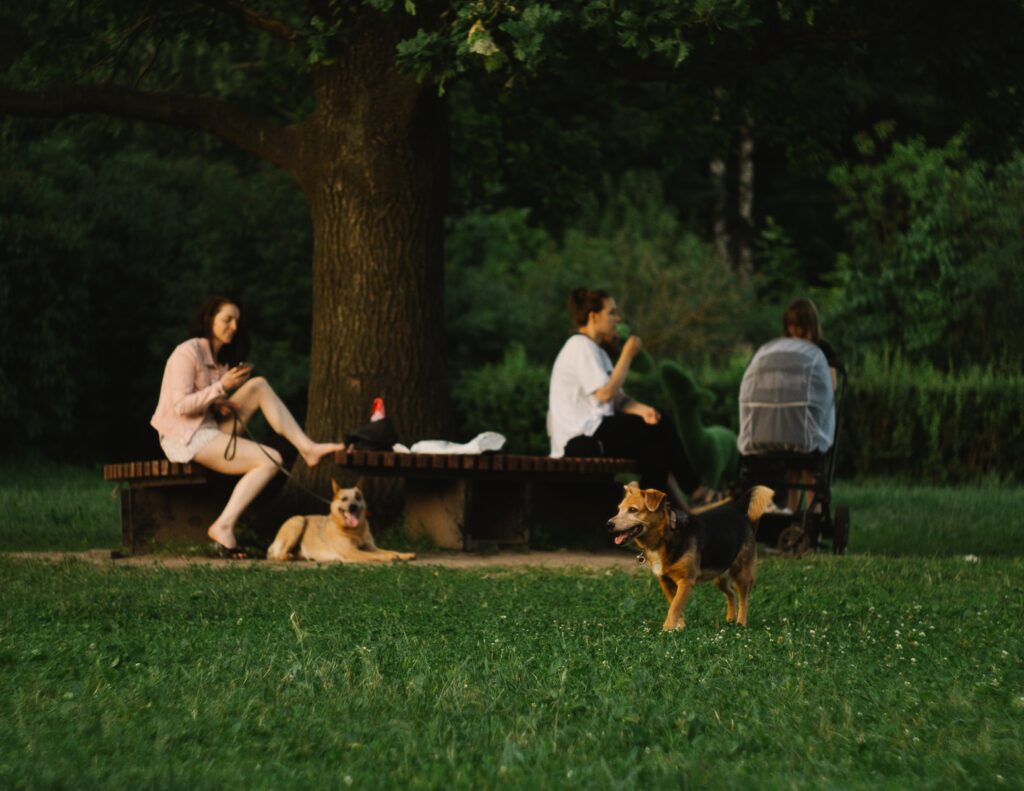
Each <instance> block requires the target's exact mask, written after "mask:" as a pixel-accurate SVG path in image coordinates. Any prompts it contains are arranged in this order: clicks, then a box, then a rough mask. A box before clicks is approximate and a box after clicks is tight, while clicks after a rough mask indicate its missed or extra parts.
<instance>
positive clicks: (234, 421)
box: [224, 406, 331, 506]
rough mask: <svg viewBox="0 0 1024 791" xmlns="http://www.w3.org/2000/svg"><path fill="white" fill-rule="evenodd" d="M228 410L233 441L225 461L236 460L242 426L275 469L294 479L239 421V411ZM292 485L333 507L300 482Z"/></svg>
mask: <svg viewBox="0 0 1024 791" xmlns="http://www.w3.org/2000/svg"><path fill="white" fill-rule="evenodd" d="M228 409H230V410H231V439H229V440H228V444H227V446H226V447H225V448H224V460H225V461H231V460H232V459H234V458H235V453H237V451H238V427H239V426H242V430H243V431H244V432H245V434H246V436H247V437H249V439H251V440H252V441H253V442H255V443H256V447H258V448H259V449H260V452H261V453H262V454H263V455H264V456H266V457H267V458H268V459H270V462H271V463H272V464H273V465H274V466H275V467H277V469H279V470H280V471H281V472H283V473H284V474H285V476H287V477H288V478H291V477H292V474H291V471H290V470H287V469H285V467H284V465H282V464H278V462H277V459H275V458H274V457H273V456H271V455H270V454H269V453H267V449H266V448H264V447H263V443H261V442H260V441H259V440H257V439H256V437H254V436H253V435H252V432H251V431H249V427H248V426H246V425H244V424H243V423H242V421H241V420H239V418H238V411H237V410H236V409H233V408H232V407H230V406H229V407H228ZM292 484H293V485H295V486H298V487H299V488H300V489H302V491H304V492H305V493H306V494H308V495H310V496H311V497H314V498H316V499H317V500H319V501H320V502H322V503H326V504H327V505H328V506H330V505H331V501H330V500H328V499H327V498H326V497H321V496H320V495H319V494H317V493H316V492H314V491H313V490H311V489H309V488H307V487H305V486H303V485H302V484H301V483H299V482H298V481H295V480H293V481H292Z"/></svg>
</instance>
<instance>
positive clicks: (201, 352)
mask: <svg viewBox="0 0 1024 791" xmlns="http://www.w3.org/2000/svg"><path fill="white" fill-rule="evenodd" d="M189 335H190V336H191V337H190V338H189V339H188V340H187V341H185V342H184V343H182V344H180V345H179V346H178V347H177V348H176V349H175V350H174V351H173V352H172V353H171V356H170V359H168V360H167V366H166V367H165V368H164V378H163V383H162V385H161V386H160V401H159V403H158V404H157V408H156V412H155V413H154V414H153V419H152V420H151V421H150V423H151V425H152V426H153V428H155V429H156V430H157V432H158V433H159V435H160V447H162V448H163V450H164V453H165V454H166V455H167V458H168V459H170V460H171V461H177V462H187V461H193V460H195V461H197V462H199V463H200V464H202V465H203V466H204V467H209V468H210V469H211V470H216V471H217V472H222V473H225V474H227V475H241V476H242V477H241V479H240V480H239V481H238V483H237V484H236V485H235V488H234V491H232V493H231V497H230V498H229V499H228V503H227V505H226V506H225V507H224V510H223V511H222V512H221V514H220V516H218V517H217V519H216V521H215V522H214V523H213V524H212V525H210V528H209V530H207V531H206V532H207V534H208V535H209V536H210V538H211V539H212V540H213V541H215V542H216V543H217V544H218V545H219V546H220V548H221V551H222V554H224V555H226V556H228V557H245V553H244V552H243V551H242V550H241V548H240V547H239V546H238V542H237V540H236V539H235V532H234V531H235V523H236V522H237V521H238V517H239V516H241V514H242V512H243V511H244V510H245V509H246V507H247V506H248V505H249V503H251V502H252V501H253V499H254V498H255V497H256V495H257V494H259V493H260V492H261V491H262V490H263V487H265V486H266V485H267V484H268V483H269V482H270V479H271V478H273V477H274V475H275V474H276V473H277V470H278V467H277V465H278V464H280V463H281V461H282V459H281V454H280V453H279V452H278V451H276V450H274V449H273V448H269V447H266V446H264V445H260V444H258V443H256V442H253V441H251V440H248V439H245V438H243V437H238V438H237V446H236V447H235V449H234V454H233V455H232V453H231V452H230V451H229V449H228V443H229V442H231V440H232V437H231V429H232V422H233V421H232V419H231V409H234V411H235V412H236V413H237V414H238V417H239V419H240V421H241V423H242V424H243V425H244V424H245V423H247V422H248V421H249V419H250V418H251V417H252V416H253V415H254V414H255V413H256V410H257V409H260V410H262V412H263V415H264V417H266V419H267V422H268V423H269V424H270V426H271V428H273V429H274V431H276V432H277V433H278V434H280V435H281V436H283V437H285V438H286V439H287V440H288V441H289V442H291V443H292V444H293V445H294V446H295V448H296V449H297V450H298V451H299V453H300V454H301V455H302V458H303V459H305V461H306V464H308V465H309V466H310V467H312V466H314V465H316V464H317V463H318V462H319V461H320V459H322V458H323V457H324V456H326V455H328V454H329V453H333V452H334V451H336V450H344V449H345V445H344V444H343V443H340V442H337V443H321V442H314V441H313V440H311V439H310V438H309V437H308V436H306V434H305V433H304V432H303V431H302V429H301V428H300V427H299V424H298V423H297V422H296V421H295V418H294V417H292V414H291V412H289V411H288V407H286V406H285V405H284V402H283V401H281V399H280V398H279V397H278V395H277V393H275V392H274V390H273V389H272V388H271V386H270V383H269V382H268V381H267V380H266V379H264V378H263V377H262V376H256V377H253V376H251V374H252V366H251V365H250V364H249V363H246V362H243V361H244V359H245V355H246V354H247V353H248V351H249V339H248V335H247V334H246V332H245V327H244V325H243V324H242V322H241V311H240V310H239V307H238V304H237V303H236V302H234V301H232V300H230V299H227V298H226V297H217V296H214V297H210V298H208V299H207V300H206V302H204V303H203V306H202V307H201V308H200V309H199V313H198V315H197V316H196V318H195V321H194V322H193V323H192V326H191V328H190V330H189ZM228 399H230V400H228ZM225 401H227V403H225Z"/></svg>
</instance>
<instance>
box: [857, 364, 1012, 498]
mask: <svg viewBox="0 0 1024 791" xmlns="http://www.w3.org/2000/svg"><path fill="white" fill-rule="evenodd" d="M841 430H842V434H841V436H840V445H839V461H840V467H839V472H840V474H842V475H846V476H867V475H903V476H907V477H912V478H919V479H925V480H929V481H933V482H935V483H964V482H967V481H977V480H979V479H981V478H993V477H994V478H997V479H1000V480H1007V481H1018V482H1019V481H1024V443H1022V439H1024V437H1022V434H1024V376H1022V375H1021V374H1019V373H1018V374H996V373H993V372H991V371H984V370H971V371H965V372H963V373H959V374H946V373H942V372H940V371H936V370H934V369H932V368H929V367H922V366H910V365H907V364H905V363H902V362H901V361H899V360H898V359H897V360H895V361H889V360H885V359H875V360H868V361H867V362H866V364H865V365H864V366H863V368H862V369H861V370H859V371H857V372H856V373H855V374H853V375H852V376H851V385H850V397H849V399H848V400H847V401H846V406H845V407H844V415H843V420H842V429H841Z"/></svg>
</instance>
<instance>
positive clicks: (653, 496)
mask: <svg viewBox="0 0 1024 791" xmlns="http://www.w3.org/2000/svg"><path fill="white" fill-rule="evenodd" d="M625 489H626V494H625V497H623V498H622V502H621V503H619V512H618V513H617V514H616V515H615V516H613V517H612V518H611V519H609V520H608V529H609V530H610V531H611V532H612V533H614V534H615V543H616V544H623V543H625V542H626V541H629V540H630V539H632V540H633V541H635V542H636V543H637V545H638V546H639V547H640V549H641V550H642V551H643V558H644V560H645V562H646V563H647V565H648V566H649V567H650V569H651V571H652V572H653V573H654V576H655V577H657V579H658V583H659V584H660V585H661V589H662V591H663V592H664V593H665V598H666V599H668V614H667V615H666V616H665V622H664V623H663V624H662V627H661V628H662V629H664V630H666V631H669V630H672V629H683V628H685V627H686V620H685V618H684V617H683V609H684V608H685V607H686V600H687V598H689V596H690V591H692V590H693V586H694V585H696V584H697V583H698V582H706V581H708V580H714V582H715V586H716V587H717V588H718V589H719V590H720V591H722V593H724V594H725V602H726V609H725V619H726V620H727V621H733V620H735V621H736V622H737V623H739V624H741V625H743V626H746V623H747V601H748V599H749V597H750V591H751V590H752V589H753V587H754V578H755V576H756V573H755V569H756V564H757V544H756V543H755V541H754V531H755V530H756V528H757V522H758V520H759V519H760V518H761V514H763V513H764V512H765V510H767V509H768V508H769V506H770V504H771V502H772V496H773V494H774V492H773V491H772V490H771V489H769V488H768V487H766V486H755V487H754V488H752V489H750V490H749V491H747V492H746V493H744V494H743V495H741V496H740V497H736V498H733V499H729V500H723V501H722V502H721V503H716V504H715V505H713V506H711V507H710V508H705V509H702V510H701V511H700V512H698V513H689V514H687V513H685V512H683V511H679V510H676V509H674V508H672V505H671V503H670V502H669V500H668V497H666V496H665V492H662V491H660V490H658V489H641V488H640V486H639V485H638V484H637V483H636V482H635V481H634V482H633V483H630V484H628V485H627V486H626V487H625ZM737 600H738V602H737ZM737 604H738V606H737Z"/></svg>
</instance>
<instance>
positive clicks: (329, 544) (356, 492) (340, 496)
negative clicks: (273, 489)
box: [267, 480, 416, 563]
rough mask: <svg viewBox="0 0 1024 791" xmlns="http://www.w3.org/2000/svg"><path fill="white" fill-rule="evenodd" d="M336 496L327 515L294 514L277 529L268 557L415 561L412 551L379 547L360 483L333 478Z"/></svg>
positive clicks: (353, 560)
mask: <svg viewBox="0 0 1024 791" xmlns="http://www.w3.org/2000/svg"><path fill="white" fill-rule="evenodd" d="M331 489H332V491H333V492H334V496H333V498H332V500H331V511H330V513H329V514H328V515H327V516H293V517H292V518H291V519H289V520H288V521H287V522H285V523H284V524H283V525H281V527H280V529H279V530H278V531H277V537H276V538H274V543H273V544H271V545H270V548H269V549H268V550H267V560H290V559H292V558H298V559H301V560H323V561H332V560H333V561H342V562H354V563H366V562H370V563H374V562H383V563H387V562H390V561H392V560H412V559H413V558H415V557H416V555H415V554H414V553H412V552H391V551H388V550H386V549H378V548H377V545H376V544H375V543H373V535H372V534H371V533H370V525H369V523H368V522H367V521H366V501H365V500H364V499H363V493H362V491H361V490H360V489H359V487H358V486H355V487H353V488H351V489H342V488H341V487H340V486H338V484H337V483H335V481H333V480H332V481H331Z"/></svg>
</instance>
